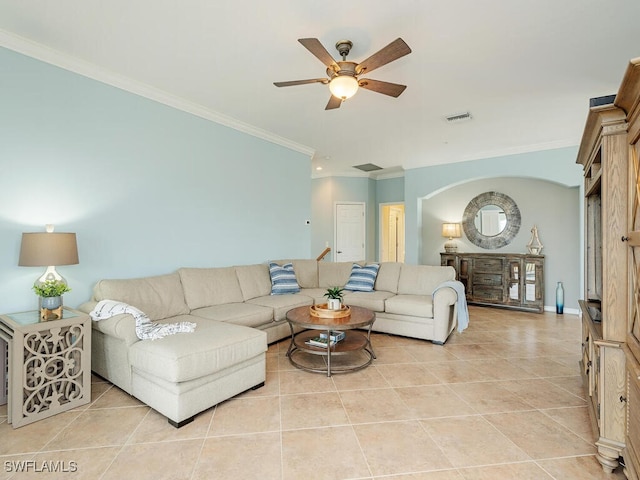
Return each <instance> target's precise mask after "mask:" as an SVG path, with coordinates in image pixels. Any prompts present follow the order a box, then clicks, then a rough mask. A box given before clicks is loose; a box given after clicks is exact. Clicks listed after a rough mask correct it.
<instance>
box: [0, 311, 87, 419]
mask: <svg viewBox="0 0 640 480" xmlns="http://www.w3.org/2000/svg"><path fill="white" fill-rule="evenodd" d="M0 338H1V339H2V340H4V341H5V342H7V345H8V349H9V352H8V363H9V365H8V368H7V370H8V372H7V373H8V377H9V382H8V392H7V394H8V395H7V415H8V421H9V423H11V424H12V425H13V428H17V427H21V426H23V425H27V424H29V423H32V422H35V421H37V420H42V419H43V418H47V417H50V416H52V415H55V414H57V413H60V412H64V411H67V410H71V409H73V408H76V407H79V406H81V405H85V404H87V403H89V402H90V401H91V319H90V317H89V315H87V314H85V313H82V312H79V311H77V310H72V309H70V308H67V307H64V310H63V316H62V318H61V319H59V320H49V321H41V320H40V312H39V311H37V310H34V311H30V312H21V313H10V314H6V315H0Z"/></svg>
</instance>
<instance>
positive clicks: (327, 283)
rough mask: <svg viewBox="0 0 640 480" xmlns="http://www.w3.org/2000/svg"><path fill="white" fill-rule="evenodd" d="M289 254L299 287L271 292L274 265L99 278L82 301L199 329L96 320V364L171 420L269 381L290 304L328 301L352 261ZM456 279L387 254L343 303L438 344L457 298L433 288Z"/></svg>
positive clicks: (447, 271)
mask: <svg viewBox="0 0 640 480" xmlns="http://www.w3.org/2000/svg"><path fill="white" fill-rule="evenodd" d="M278 263H284V261H281V262H278ZM291 263H293V266H294V270H295V273H296V279H297V281H298V284H299V285H300V287H301V288H300V292H299V293H295V294H285V295H271V285H272V284H271V277H270V274H269V266H268V264H257V265H241V266H234V267H221V268H181V269H179V270H178V271H177V272H175V273H170V274H167V275H160V276H154V277H146V278H137V279H124V280H101V281H99V282H98V283H97V284H96V285H95V287H94V292H93V298H92V300H91V301H89V302H87V303H85V304H83V305H81V306H80V307H79V308H80V309H81V310H83V311H85V312H87V313H89V312H91V310H92V309H93V308H94V307H95V305H96V304H97V302H99V301H100V300H107V299H108V300H115V301H118V302H123V303H126V304H128V305H131V306H133V307H136V308H137V309H139V310H141V311H142V312H144V313H145V314H146V315H147V316H148V317H149V319H150V320H151V321H153V322H158V323H174V322H183V321H188V322H193V323H195V324H196V329H195V331H194V332H192V333H179V334H175V335H169V336H166V337H164V338H161V339H158V340H139V339H138V338H137V336H136V324H135V321H134V318H133V317H132V316H131V315H129V314H120V315H115V316H113V317H111V318H108V319H104V320H100V321H94V322H93V335H92V369H93V370H94V371H95V372H96V373H97V374H98V375H100V376H102V377H104V378H106V379H108V380H109V381H111V382H112V383H114V384H115V385H117V386H118V387H120V388H121V389H123V390H124V391H126V392H128V393H129V394H131V395H133V396H135V397H137V398H138V399H140V400H141V401H143V402H144V403H146V404H147V405H149V406H151V407H152V408H154V409H155V410H157V411H158V412H160V413H162V414H163V415H165V416H166V417H167V418H168V419H169V422H170V423H171V424H172V425H174V426H181V425H184V424H185V423H188V422H189V421H191V420H192V419H193V417H194V416H195V415H196V414H197V413H199V412H201V411H203V410H206V409H207V408H210V407H211V406H213V405H216V404H217V403H219V402H221V401H223V400H225V399H227V398H230V397H233V396H235V395H237V394H239V393H241V392H243V391H245V390H247V389H250V388H256V387H259V386H261V385H263V384H264V381H265V352H266V350H267V345H268V344H269V343H272V342H275V341H278V340H280V339H282V338H285V337H287V336H288V335H290V334H291V332H290V328H289V324H288V323H287V322H286V318H285V316H286V313H287V311H288V310H290V309H292V308H294V307H298V306H304V305H313V304H314V303H325V302H326V298H325V297H324V294H325V292H326V289H327V288H328V287H333V286H343V285H345V284H346V283H347V280H348V279H349V276H350V273H351V267H352V265H353V264H352V263H346V262H345V263H330V262H317V261H315V260H292V261H291ZM454 279H455V272H454V270H453V268H451V267H441V266H426V265H405V264H401V263H393V262H389V263H382V264H380V268H379V272H378V275H377V278H376V282H375V288H374V291H372V292H345V293H346V294H345V297H344V302H345V303H346V304H348V305H356V306H362V307H366V308H370V309H372V310H374V311H375V312H376V321H375V323H374V325H373V330H374V331H380V332H386V333H392V334H398V335H404V336H410V337H415V338H421V339H425V340H431V341H433V342H435V343H440V344H441V343H444V342H445V341H446V339H447V338H448V336H449V334H450V333H451V332H452V331H453V329H454V328H455V326H456V324H457V308H456V301H457V298H458V297H457V295H456V292H455V290H454V289H452V288H449V287H445V288H440V289H438V290H437V291H436V292H435V293H433V292H434V290H436V288H437V287H438V286H439V285H441V284H442V283H443V282H447V281H452V280H454ZM432 294H433V295H432Z"/></svg>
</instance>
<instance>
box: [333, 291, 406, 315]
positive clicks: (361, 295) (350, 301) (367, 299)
mask: <svg viewBox="0 0 640 480" xmlns="http://www.w3.org/2000/svg"><path fill="white" fill-rule="evenodd" d="M394 295H395V294H394V293H391V292H383V291H381V290H376V291H373V292H347V293H345V295H344V304H345V305H353V306H356V307H364V308H368V309H369V310H373V311H374V312H384V306H385V301H386V300H387V298H391V297H393V296H394Z"/></svg>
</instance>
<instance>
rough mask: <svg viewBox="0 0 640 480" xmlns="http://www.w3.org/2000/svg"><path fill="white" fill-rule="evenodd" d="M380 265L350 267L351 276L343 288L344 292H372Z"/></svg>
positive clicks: (355, 265)
mask: <svg viewBox="0 0 640 480" xmlns="http://www.w3.org/2000/svg"><path fill="white" fill-rule="evenodd" d="M379 269H380V265H378V264H377V263H371V264H368V265H365V266H361V265H358V264H357V263H354V264H353V266H352V267H351V275H349V280H347V283H346V284H345V286H344V289H345V290H350V291H352V292H372V291H373V286H374V285H375V283H376V277H377V276H378V270H379Z"/></svg>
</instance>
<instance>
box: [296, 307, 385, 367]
mask: <svg viewBox="0 0 640 480" xmlns="http://www.w3.org/2000/svg"><path fill="white" fill-rule="evenodd" d="M349 308H350V309H351V316H350V317H346V318H319V317H316V316H312V315H311V313H310V311H309V307H308V306H307V307H297V308H294V309H292V310H289V311H288V312H287V321H288V322H289V328H291V344H290V345H289V349H288V350H287V356H288V357H289V361H290V362H291V364H292V365H294V366H295V367H297V368H300V369H302V370H306V371H309V372H316V373H326V374H327V376H328V377H330V376H331V374H332V373H345V372H353V371H356V370H360V369H362V368H365V367H366V366H368V365H370V364H371V362H373V359H374V358H376V355H375V353H374V351H373V347H372V346H371V327H372V326H373V322H375V320H376V314H375V312H373V311H371V310H369V309H367V308H362V307H353V306H352V307H349ZM295 327H298V328H303V329H305V330H303V331H301V332H299V333H295ZM355 329H364V330H366V331H365V332H360V331H356V330H355ZM320 331H324V332H325V334H326V335H327V338H329V337H330V335H331V332H332V331H340V332H344V333H345V338H344V339H343V340H340V341H339V342H337V343H336V344H335V345H334V346H330V343H329V342H327V347H326V348H325V347H316V346H313V345H309V344H307V342H308V341H309V340H310V339H312V338H314V337H317V336H319V332H320ZM358 352H363V353H364V354H365V355H364V356H365V359H364V361H361V362H356V363H354V364H352V365H351V364H350V365H346V366H344V365H343V366H339V367H337V366H332V365H331V357H333V356H336V355H349V354H351V355H353V354H354V353H358ZM307 354H311V355H321V356H323V357H326V360H327V362H326V363H327V364H326V368H315V367H313V366H309V365H305V364H304V363H301V362H300V361H298V359H297V358H296V357H303V356H304V355H307Z"/></svg>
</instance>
